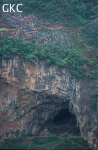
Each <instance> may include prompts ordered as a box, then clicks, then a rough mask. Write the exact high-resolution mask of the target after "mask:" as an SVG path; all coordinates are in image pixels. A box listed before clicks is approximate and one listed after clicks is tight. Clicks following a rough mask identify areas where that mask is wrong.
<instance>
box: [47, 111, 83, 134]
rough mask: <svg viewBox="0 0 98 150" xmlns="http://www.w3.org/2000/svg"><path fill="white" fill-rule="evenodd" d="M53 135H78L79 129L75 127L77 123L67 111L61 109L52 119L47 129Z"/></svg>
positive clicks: (73, 116)
mask: <svg viewBox="0 0 98 150" xmlns="http://www.w3.org/2000/svg"><path fill="white" fill-rule="evenodd" d="M49 128H50V129H49V130H50V131H52V133H54V134H62V133H68V134H73V135H80V129H79V127H77V121H76V117H75V115H74V114H71V113H70V112H69V109H61V110H60V111H59V112H58V114H57V115H56V116H55V117H54V118H53V119H52V123H51V125H50V127H49Z"/></svg>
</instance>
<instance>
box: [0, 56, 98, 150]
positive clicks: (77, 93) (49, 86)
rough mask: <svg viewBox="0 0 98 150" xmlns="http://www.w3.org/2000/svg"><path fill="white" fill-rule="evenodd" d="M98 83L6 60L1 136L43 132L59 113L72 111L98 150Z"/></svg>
mask: <svg viewBox="0 0 98 150" xmlns="http://www.w3.org/2000/svg"><path fill="white" fill-rule="evenodd" d="M95 91H98V80H95V81H90V82H87V81H83V80H79V79H78V80H77V79H76V78H75V77H73V76H71V74H69V72H68V71H67V70H65V69H61V68H58V67H56V66H50V67H45V66H44V62H42V61H40V60H38V59H36V60H35V61H34V62H28V61H26V60H23V59H21V58H19V57H14V58H11V57H10V58H9V59H8V60H2V62H1V65H0V135H1V137H3V138H6V133H10V137H11V136H12V134H11V131H13V132H15V131H17V130H20V132H21V134H22V133H23V132H25V133H26V134H36V133H39V132H40V131H42V130H43V129H44V128H45V127H46V126H47V123H49V122H48V121H49V119H52V118H53V117H54V116H56V114H57V113H58V112H59V110H61V109H64V108H69V110H70V111H71V113H73V114H74V115H75V116H76V118H77V125H78V126H79V128H80V132H81V136H82V137H83V138H84V139H85V140H86V141H87V142H88V144H89V145H90V146H91V147H93V148H95V149H97V148H98V124H97V121H98V107H97V110H96V111H93V110H92V109H91V108H90V107H89V101H90V99H91V93H93V92H95Z"/></svg>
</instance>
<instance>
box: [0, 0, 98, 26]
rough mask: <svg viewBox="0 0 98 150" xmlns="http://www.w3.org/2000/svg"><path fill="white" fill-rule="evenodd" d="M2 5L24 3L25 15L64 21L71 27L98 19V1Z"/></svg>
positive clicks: (10, 0) (44, 0) (55, 0)
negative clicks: (33, 14)
mask: <svg viewBox="0 0 98 150" xmlns="http://www.w3.org/2000/svg"><path fill="white" fill-rule="evenodd" d="M1 3H11V4H16V3H18V4H19V3H22V4H24V13H25V14H28V13H31V12H33V13H36V14H37V15H38V16H40V17H42V18H47V19H48V18H51V19H53V20H62V21H64V22H66V21H67V23H68V24H69V25H70V26H77V25H80V26H81V25H85V23H86V22H88V21H89V20H91V19H96V18H97V17H98V0H90V1H89V0H28V1H27V0H3V2H2V0H1Z"/></svg>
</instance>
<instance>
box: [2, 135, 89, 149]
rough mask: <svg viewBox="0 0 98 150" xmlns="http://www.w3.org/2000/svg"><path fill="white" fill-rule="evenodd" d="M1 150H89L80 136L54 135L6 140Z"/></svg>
mask: <svg viewBox="0 0 98 150" xmlns="http://www.w3.org/2000/svg"><path fill="white" fill-rule="evenodd" d="M20 141H21V142H20ZM0 148H1V149H39V150H44V149H45V150H46V149H47V150H51V149H53V150H56V149H64V150H68V149H73V150H76V149H77V150H78V149H80V150H88V149H89V147H88V146H87V144H86V142H85V141H84V140H83V139H82V138H81V137H80V136H77V137H76V136H68V135H67V136H65V137H58V136H56V135H52V136H49V137H24V138H23V137H21V138H12V139H6V140H4V142H1V143H0Z"/></svg>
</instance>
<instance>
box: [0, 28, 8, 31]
mask: <svg viewBox="0 0 98 150" xmlns="http://www.w3.org/2000/svg"><path fill="white" fill-rule="evenodd" d="M0 31H9V29H7V28H0Z"/></svg>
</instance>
